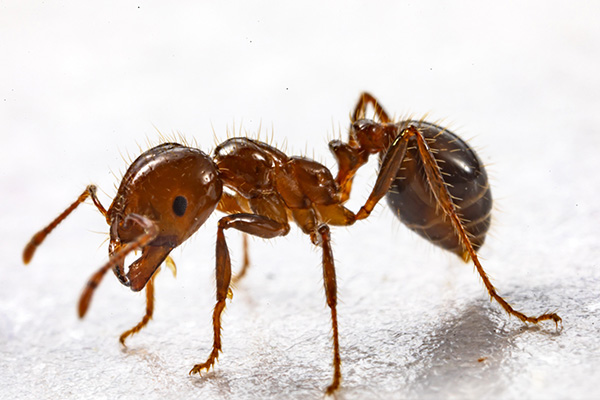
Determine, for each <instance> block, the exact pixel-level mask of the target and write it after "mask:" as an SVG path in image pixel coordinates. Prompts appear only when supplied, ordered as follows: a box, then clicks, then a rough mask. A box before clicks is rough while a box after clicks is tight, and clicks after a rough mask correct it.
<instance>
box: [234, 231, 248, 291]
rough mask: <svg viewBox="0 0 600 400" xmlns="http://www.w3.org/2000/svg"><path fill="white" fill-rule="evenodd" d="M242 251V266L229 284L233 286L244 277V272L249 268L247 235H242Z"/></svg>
mask: <svg viewBox="0 0 600 400" xmlns="http://www.w3.org/2000/svg"><path fill="white" fill-rule="evenodd" d="M242 249H243V252H244V259H243V260H244V261H243V264H242V268H241V269H240V272H238V273H237V274H236V275H234V277H233V278H232V280H231V284H232V285H233V286H235V285H236V284H237V283H238V282H239V281H240V280H241V279H242V278H243V277H244V276H246V272H248V267H249V266H250V256H249V255H248V235H246V234H243V235H242Z"/></svg>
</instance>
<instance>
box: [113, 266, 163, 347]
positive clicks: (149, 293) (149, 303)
mask: <svg viewBox="0 0 600 400" xmlns="http://www.w3.org/2000/svg"><path fill="white" fill-rule="evenodd" d="M159 271H160V269H157V270H156V272H155V273H154V275H152V278H150V280H149V281H148V283H147V284H146V314H145V315H144V317H143V318H142V320H141V321H140V322H139V323H138V324H137V325H136V326H134V327H133V328H131V329H129V330H127V331H125V332H123V333H122V334H121V336H120V337H119V341H120V342H121V344H122V345H123V346H125V339H127V338H128V337H129V336H131V335H133V334H135V333H138V332H139V331H140V330H142V328H143V327H145V326H146V325H147V324H148V322H149V321H150V320H151V319H152V314H153V313H154V278H156V275H158V272H159ZM125 347H126V346H125Z"/></svg>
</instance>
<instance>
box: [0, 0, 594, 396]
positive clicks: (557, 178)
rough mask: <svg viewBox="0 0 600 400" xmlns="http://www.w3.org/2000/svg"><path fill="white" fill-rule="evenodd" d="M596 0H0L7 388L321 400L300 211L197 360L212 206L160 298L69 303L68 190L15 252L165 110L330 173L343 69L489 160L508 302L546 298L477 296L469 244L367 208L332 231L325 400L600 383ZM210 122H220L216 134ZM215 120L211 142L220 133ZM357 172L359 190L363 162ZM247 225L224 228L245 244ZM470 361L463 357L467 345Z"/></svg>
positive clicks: (117, 169) (2, 324)
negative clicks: (438, 237) (34, 249)
mask: <svg viewBox="0 0 600 400" xmlns="http://www.w3.org/2000/svg"><path fill="white" fill-rule="evenodd" d="M599 11H600V6H599V5H598V3H597V2H571V3H569V4H568V5H567V4H566V3H565V2H561V1H533V2H517V1H515V2H502V4H499V3H497V2H488V1H483V2H482V1H464V2H460V4H458V3H453V4H449V3H447V2H442V1H421V2H411V3H407V2H391V1H390V2H378V3H377V4H374V2H367V1H347V2H317V1H304V2H286V3H284V2H268V1H264V2H242V1H222V2H218V3H217V2H195V1H180V2H159V1H137V2H132V1H104V2H101V4H100V3H93V4H92V3H85V2H79V1H62V2H37V1H3V2H1V3H0V51H1V54H2V62H0V74H1V77H2V79H0V132H1V133H0V134H1V135H2V136H1V139H2V145H1V146H0V163H1V165H0V171H1V172H0V190H1V193H2V196H0V213H1V219H0V220H1V221H2V223H1V224H0V229H1V239H2V240H1V241H0V254H2V255H3V257H4V260H3V262H2V266H1V267H0V268H1V270H0V288H1V289H0V379H1V382H0V397H1V398H6V399H14V398H36V399H38V398H63V399H68V398H106V399H114V398H124V399H128V398H140V397H142V396H144V397H146V398H149V399H154V398H211V399H258V398H261V399H262V398H298V399H306V398H320V397H321V396H322V391H323V390H324V388H325V387H326V386H327V385H328V384H329V382H330V379H331V374H332V368H331V340H330V329H331V328H330V320H329V310H328V309H327V307H326V304H325V296H324V294H323V290H322V278H321V276H322V272H321V266H320V257H321V253H320V250H318V249H317V250H315V249H313V247H312V245H311V244H310V241H309V239H308V238H307V237H306V236H303V235H302V234H301V233H299V231H298V230H297V229H294V230H293V231H292V232H291V233H290V234H289V235H288V237H286V238H280V239H276V240H272V241H268V242H267V241H263V240H252V241H251V260H252V268H251V270H250V272H249V275H248V276H247V279H245V280H244V281H243V282H242V283H241V284H240V285H239V286H238V287H237V289H236V290H235V295H234V298H233V301H232V302H231V303H229V305H228V308H227V310H226V313H225V315H224V318H223V325H224V331H223V332H224V336H223V346H224V352H223V354H222V355H221V357H220V359H219V364H218V365H217V367H216V369H215V370H214V371H211V372H210V373H208V374H206V375H205V376H204V377H201V378H199V377H197V376H193V377H190V376H188V371H189V369H190V368H191V367H192V366H193V364H195V363H197V362H201V361H204V359H205V358H206V356H207V355H208V353H209V351H210V346H211V343H212V330H211V312H212V307H213V303H214V242H215V232H216V223H217V218H218V216H217V215H215V216H213V217H212V218H211V219H210V220H209V221H208V222H207V223H206V224H205V226H203V227H202V228H201V229H200V231H199V232H198V233H197V234H196V235H195V236H194V237H193V238H192V239H191V240H190V241H189V242H188V243H186V244H185V245H184V246H182V247H181V248H180V249H177V250H176V251H174V252H173V254H172V255H173V258H174V259H175V261H176V262H177V265H178V276H177V278H176V279H174V278H173V277H172V276H171V275H170V274H169V273H168V272H163V273H162V274H161V275H160V276H159V278H158V279H157V284H156V291H157V294H156V298H157V300H156V310H155V320H154V321H152V322H151V323H150V325H149V326H148V327H147V328H146V329H144V330H143V331H142V332H141V333H140V334H138V335H136V336H134V337H132V338H131V339H130V340H129V347H128V349H127V350H122V349H121V346H120V344H119V343H118V340H117V338H118V335H119V334H120V333H121V332H122V331H124V330H126V329H128V328H129V327H131V326H132V325H134V324H135V323H136V322H137V321H138V320H139V319H140V318H141V316H142V315H143V312H144V295H143V294H139V293H137V294H134V293H132V292H130V291H129V290H128V289H127V288H125V287H123V286H121V285H120V284H119V283H118V282H117V280H116V279H114V277H113V276H112V275H111V274H109V276H107V277H106V279H105V280H104V282H103V283H102V285H101V286H100V287H99V288H98V290H97V292H96V296H95V298H94V302H93V304H92V306H91V309H90V311H89V313H88V316H87V317H86V319H85V320H83V321H79V320H78V319H77V317H76V312H75V307H76V302H77V299H78V297H79V294H80V290H81V288H83V285H84V284H85V282H86V280H87V279H88V278H89V276H90V275H91V274H92V273H93V272H94V271H95V269H96V268H98V267H99V266H101V265H102V264H103V263H104V262H105V261H106V259H107V255H106V253H107V250H106V247H107V246H106V242H105V239H106V237H107V235H106V233H107V231H108V230H107V226H106V224H105V222H104V221H103V219H102V216H101V215H100V214H98V213H97V211H96V210H95V208H94V207H93V206H89V205H85V206H82V207H80V209H78V210H77V211H76V212H75V213H74V214H73V215H71V217H70V218H69V219H68V220H66V221H65V222H64V223H63V224H62V225H61V226H60V227H59V228H58V229H57V230H56V231H55V232H54V233H53V234H52V235H51V236H50V237H49V238H48V240H47V241H46V242H45V243H44V246H43V247H41V248H40V249H39V251H38V253H37V254H36V257H35V258H34V260H33V262H32V263H31V265H29V266H27V267H24V266H23V265H22V262H21V251H22V248H23V246H24V245H25V243H26V242H27V241H28V240H29V238H30V237H31V235H32V234H33V233H35V232H36V231H37V230H39V229H40V228H42V227H43V226H45V225H46V224H47V223H48V222H49V221H50V220H51V219H52V218H54V217H55V216H56V215H58V214H59V213H60V212H61V211H62V210H63V209H64V208H66V206H67V205H68V204H70V203H71V202H72V201H73V200H74V199H75V198H76V197H77V196H78V195H79V194H80V193H81V191H82V190H83V188H84V187H85V185H87V184H89V183H95V184H97V185H98V186H99V187H100V188H101V190H102V191H101V193H100V196H101V200H102V201H103V202H104V205H105V206H106V207H108V205H109V204H110V201H111V199H112V196H114V194H115V192H116V190H115V188H114V186H115V185H116V184H118V182H119V177H120V176H121V174H122V172H124V171H125V169H126V168H127V165H128V162H127V161H126V160H129V159H132V158H135V157H136V156H137V155H138V154H139V153H140V152H141V151H142V150H145V149H147V148H148V145H147V144H146V142H147V141H150V142H151V143H154V144H155V143H158V142H159V140H160V139H159V135H158V133H157V130H158V131H160V132H162V133H165V134H172V133H174V132H180V133H181V134H182V135H184V136H185V137H186V138H187V139H188V140H189V141H190V142H193V141H196V142H197V143H198V146H199V147H200V148H201V149H203V150H204V151H206V152H210V151H212V148H213V147H214V145H215V143H218V142H219V141H222V140H224V139H225V138H226V137H227V132H228V131H229V132H230V134H231V132H232V130H233V127H234V124H235V129H236V133H238V130H239V129H240V126H241V133H242V134H244V135H245V134H248V135H251V136H256V132H257V131H258V130H259V127H261V132H262V137H263V138H264V135H265V133H268V134H269V135H271V134H272V135H273V137H274V143H276V144H278V145H279V146H280V147H281V148H283V149H285V150H286V152H288V153H289V154H305V155H308V156H310V157H314V158H316V159H317V160H319V161H321V162H323V163H324V164H325V165H327V166H328V167H330V168H332V169H333V170H334V172H335V162H334V159H333V157H332V156H331V155H330V154H329V152H328V148H327V143H328V141H329V140H330V139H332V138H336V137H339V136H340V135H341V136H343V137H345V135H346V129H347V125H348V121H349V113H350V111H351V109H352V107H353V106H354V104H355V102H356V100H357V99H358V95H359V93H360V92H361V91H364V90H368V91H370V92H372V93H373V94H374V95H375V96H377V97H378V98H379V99H380V101H381V103H382V104H383V105H384V107H386V108H387V110H388V111H389V112H390V113H392V114H394V113H395V114H396V115H398V116H401V115H405V114H410V113H413V114H415V115H417V116H421V115H424V114H425V113H429V117H428V118H429V119H431V120H438V119H442V120H443V121H444V123H445V124H447V125H449V126H450V127H451V128H452V129H453V130H454V131H455V132H456V133H458V134H459V135H461V136H462V137H463V138H466V139H470V143H471V144H472V145H473V146H474V147H475V148H476V149H477V150H478V151H479V154H480V157H481V158H482V160H483V161H484V162H485V163H486V164H488V173H489V174H490V176H491V182H492V185H493V194H494V198H495V200H496V208H495V214H494V224H493V227H492V231H491V235H490V236H489V237H488V240H487V243H486V245H485V246H484V247H483V248H482V250H481V256H482V258H483V262H484V267H485V268H486V270H487V271H488V273H489V274H490V275H491V276H492V277H493V279H494V283H495V284H496V286H497V287H498V289H499V290H500V293H501V294H503V295H505V296H506V297H507V298H508V299H510V301H511V302H512V304H513V305H514V306H515V307H516V308H517V309H519V310H522V311H524V312H527V313H529V314H532V315H533V314H539V313H543V312H546V311H554V310H556V311H557V312H558V313H559V314H560V315H561V316H562V317H563V320H564V329H563V331H562V332H560V333H559V334H557V333H556V331H555V329H554V326H553V325H552V324H542V325H541V326H539V327H527V326H524V325H523V324H522V323H520V322H519V321H517V320H516V319H515V318H508V317H507V315H506V314H505V313H503V312H502V311H501V309H500V308H499V307H498V306H497V305H496V304H495V303H490V302H489V301H488V299H487V295H486V293H485V290H484V289H483V286H482V285H481V283H480V280H479V278H478V276H477V275H476V274H475V273H474V271H473V268H472V267H471V266H470V265H465V264H463V263H462V262H461V261H460V260H458V259H457V258H456V257H455V256H453V255H449V254H446V253H444V252H443V251H441V250H438V249H435V248H434V247H433V246H432V245H430V244H429V243H427V242H425V241H424V240H422V239H421V238H419V237H417V236H416V235H414V234H413V233H411V232H410V231H408V230H407V229H406V228H404V227H403V226H402V225H401V224H400V223H399V222H398V221H396V220H395V217H394V216H393V214H392V213H391V212H390V211H389V210H388V209H387V206H386V205H385V203H384V202H382V204H380V205H379V206H378V207H377V209H376V211H375V212H374V214H373V215H372V217H371V218H370V219H369V220H367V221H365V222H361V223H358V224H356V225H355V226H353V227H350V228H347V229H346V228H337V229H334V230H333V239H334V253H335V256H336V263H337V274H338V290H339V297H340V302H341V304H340V305H339V308H338V312H339V323H340V340H341V352H342V362H343V364H342V373H343V378H344V380H343V383H342V389H341V390H340V392H339V398H342V399H366V398H369V399H372V398H382V399H389V398H473V399H477V398H483V397H485V398H597V397H598V396H599V395H600V391H599V390H598V386H597V382H598V381H599V379H600V370H599V365H600V345H599V341H598V334H599V330H600V324H599V318H598V311H599V310H600V299H599V298H598V289H599V288H600V286H599V283H600V274H599V272H598V260H599V259H600V245H599V240H598V239H599V231H600V229H599V227H598V222H599V221H600V206H599V205H598V201H597V199H596V195H597V193H598V188H599V179H598V175H597V171H598V170H599V169H600V158H599V157H598V150H600V136H599V129H600V113H599V110H600V74H599V73H598V71H600V52H599V51H600V24H598V20H599V17H600V15H599ZM213 130H214V134H213ZM215 135H216V141H215V138H214V136H215ZM375 174H376V171H375V165H371V168H368V167H367V168H365V170H364V171H363V172H362V174H361V175H360V176H359V178H358V180H357V182H356V185H355V191H354V192H353V197H352V199H351V201H350V202H349V205H348V206H349V208H351V209H353V210H358V208H359V207H360V205H361V204H362V202H363V201H364V199H365V198H366V196H367V195H368V192H369V189H370V187H371V185H372V184H373V182H374V178H375ZM239 236H240V235H239V234H237V233H236V232H230V233H228V241H229V243H230V247H231V252H232V257H233V262H234V265H235V266H239V265H240V260H241V251H240V237H239ZM480 359H481V360H482V361H481V362H480V361H479V360H480Z"/></svg>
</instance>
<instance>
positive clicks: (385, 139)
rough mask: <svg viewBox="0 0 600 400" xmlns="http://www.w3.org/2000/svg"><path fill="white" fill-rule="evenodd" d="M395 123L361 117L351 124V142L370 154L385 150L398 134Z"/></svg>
mask: <svg viewBox="0 0 600 400" xmlns="http://www.w3.org/2000/svg"><path fill="white" fill-rule="evenodd" d="M396 131H397V127H396V125H395V124H385V123H379V122H375V121H373V120H370V119H359V120H357V121H355V122H353V123H352V125H350V144H358V146H359V147H360V148H361V149H362V150H364V151H366V152H368V153H369V154H376V153H379V152H382V151H385V150H386V149H387V148H388V147H389V145H390V143H391V141H392V140H393V139H394V137H395V135H396Z"/></svg>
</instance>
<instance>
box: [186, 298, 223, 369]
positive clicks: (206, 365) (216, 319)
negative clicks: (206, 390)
mask: <svg viewBox="0 0 600 400" xmlns="http://www.w3.org/2000/svg"><path fill="white" fill-rule="evenodd" d="M224 309H225V300H219V301H217V304H216V305H215V310H214V312H213V335H214V339H213V348H212V351H211V352H210V355H209V356H208V359H207V360H206V361H205V362H203V363H202V364H196V365H194V367H193V368H192V369H191V370H190V375H192V374H201V373H202V371H204V370H207V371H208V370H209V369H210V367H212V366H214V364H215V362H216V361H217V359H218V358H219V353H220V352H221V350H222V348H221V313H222V312H223V310H224Z"/></svg>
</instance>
